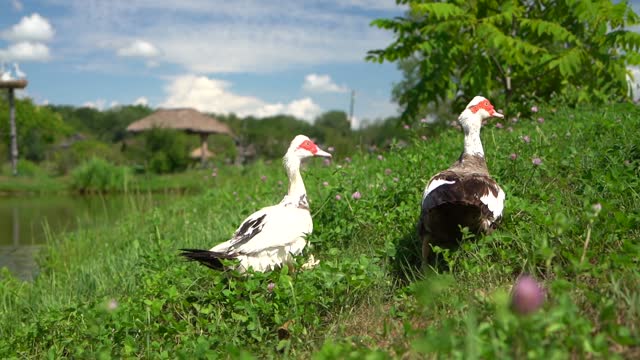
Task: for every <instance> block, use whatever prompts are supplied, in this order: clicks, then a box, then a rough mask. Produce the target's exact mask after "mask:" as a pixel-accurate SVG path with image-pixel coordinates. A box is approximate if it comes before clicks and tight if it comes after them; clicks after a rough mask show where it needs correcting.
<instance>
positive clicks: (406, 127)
mask: <svg viewBox="0 0 640 360" xmlns="http://www.w3.org/2000/svg"><path fill="white" fill-rule="evenodd" d="M402 127H403V128H404V129H405V130H409V129H410V126H409V125H407V124H404V125H402Z"/></svg>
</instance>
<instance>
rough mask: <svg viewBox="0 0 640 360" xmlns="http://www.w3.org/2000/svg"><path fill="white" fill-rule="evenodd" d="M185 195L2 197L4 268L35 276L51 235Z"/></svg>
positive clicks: (1, 262) (1, 252) (105, 221)
mask: <svg viewBox="0 0 640 360" xmlns="http://www.w3.org/2000/svg"><path fill="white" fill-rule="evenodd" d="M180 196H183V195H180V194H164V193H163V194H144V195H126V196H125V195H111V196H99V195H96V196H62V195H59V196H26V197H0V268H2V267H5V266H6V267H8V268H9V271H11V272H12V273H13V274H14V275H15V276H16V277H18V278H20V279H24V280H28V279H32V278H33V277H34V276H35V274H36V273H37V264H36V257H37V254H38V251H39V250H40V249H41V248H42V246H43V245H44V244H45V243H46V242H47V237H51V236H58V235H59V234H62V233H64V232H67V231H73V230H74V229H76V228H78V227H79V226H82V227H83V228H87V227H96V226H106V225H108V224H111V223H113V222H114V221H116V220H117V219H118V218H120V217H123V216H125V215H126V214H130V213H131V212H132V211H138V210H140V211H144V210H147V209H150V208H152V207H154V206H158V205H161V204H163V203H165V202H166V201H171V200H174V199H176V198H177V197H180Z"/></svg>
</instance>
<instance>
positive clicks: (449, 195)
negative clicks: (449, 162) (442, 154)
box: [422, 170, 505, 221]
mask: <svg viewBox="0 0 640 360" xmlns="http://www.w3.org/2000/svg"><path fill="white" fill-rule="evenodd" d="M504 199H505V193H504V191H503V190H502V189H501V188H500V186H499V185H498V184H497V183H496V182H495V180H493V179H492V178H491V177H490V176H488V175H485V174H460V173H456V172H453V171H449V170H445V171H442V172H440V173H438V174H436V175H435V176H434V177H432V178H431V180H430V181H429V183H428V184H427V186H426V187H425V190H424V193H423V197H422V210H423V212H428V211H429V210H431V209H433V208H435V207H437V206H440V205H442V204H447V203H448V204H466V205H474V206H478V207H479V208H480V209H481V211H482V214H483V215H484V216H486V217H487V218H490V219H493V220H494V221H495V220H498V219H499V218H500V217H501V216H502V210H503V209H504Z"/></svg>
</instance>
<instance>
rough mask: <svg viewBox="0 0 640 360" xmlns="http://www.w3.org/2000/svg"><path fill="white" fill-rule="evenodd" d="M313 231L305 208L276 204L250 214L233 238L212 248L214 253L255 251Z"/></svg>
mask: <svg viewBox="0 0 640 360" xmlns="http://www.w3.org/2000/svg"><path fill="white" fill-rule="evenodd" d="M311 231H313V222H312V220H311V214H310V213H309V211H308V210H306V209H300V208H297V207H291V206H281V205H275V206H270V207H268V208H264V209H261V210H259V211H257V212H255V213H253V214H251V215H250V216H249V217H248V218H247V219H246V220H245V221H244V222H243V223H242V225H240V227H238V229H237V230H236V232H235V234H234V236H233V238H232V239H230V240H229V241H227V242H224V243H222V244H219V245H216V246H215V247H213V248H212V249H211V251H214V252H224V253H231V252H232V253H234V254H253V253H258V252H261V251H263V250H266V249H269V248H276V247H287V246H289V245H291V244H292V243H294V242H295V241H296V240H298V239H299V238H301V237H304V236H305V235H307V234H309V233H311Z"/></svg>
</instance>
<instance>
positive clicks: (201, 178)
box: [0, 169, 216, 197]
mask: <svg viewBox="0 0 640 360" xmlns="http://www.w3.org/2000/svg"><path fill="white" fill-rule="evenodd" d="M211 173H212V172H211V170H201V169H197V170H189V171H185V172H182V173H177V174H165V175H155V174H143V175H131V177H130V179H129V181H128V183H127V186H126V187H125V186H122V187H119V188H112V189H109V190H107V191H102V192H103V193H126V192H134V193H135V192H138V193H146V192H172V191H173V192H186V193H197V192H201V191H203V190H205V189H206V188H208V187H211V186H215V181H216V179H215V177H212V176H211ZM80 193H82V192H81V191H79V190H77V189H74V187H73V180H72V178H71V176H59V177H49V176H43V175H38V176H34V177H28V176H6V175H4V176H0V197H2V196H30V195H46V194H51V195H53V194H57V195H72V194H80Z"/></svg>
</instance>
